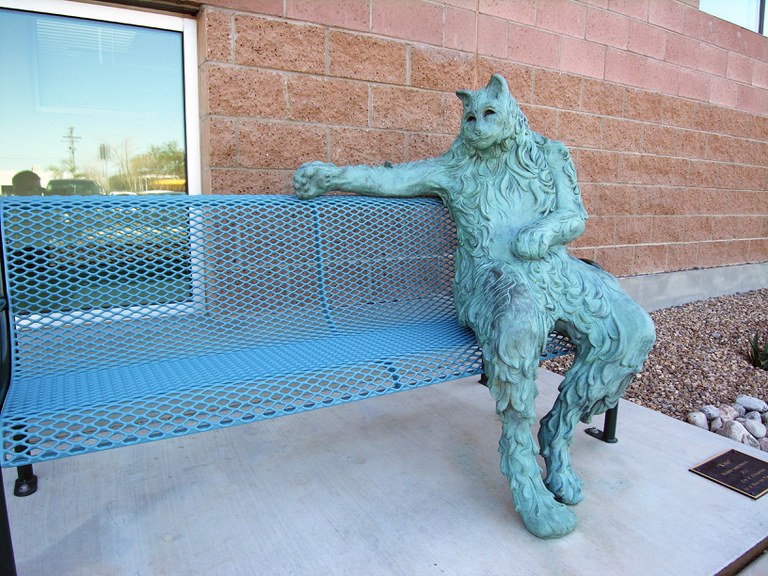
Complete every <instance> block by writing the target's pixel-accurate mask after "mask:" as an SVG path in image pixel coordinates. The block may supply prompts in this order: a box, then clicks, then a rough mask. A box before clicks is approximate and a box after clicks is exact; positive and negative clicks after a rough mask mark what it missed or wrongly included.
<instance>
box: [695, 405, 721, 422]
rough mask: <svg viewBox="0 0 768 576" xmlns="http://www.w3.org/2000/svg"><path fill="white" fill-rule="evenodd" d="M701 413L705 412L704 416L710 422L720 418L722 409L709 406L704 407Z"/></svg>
mask: <svg viewBox="0 0 768 576" xmlns="http://www.w3.org/2000/svg"><path fill="white" fill-rule="evenodd" d="M699 412H704V414H705V415H706V417H707V420H709V421H710V422H711V421H712V420H714V419H715V418H717V417H719V416H720V409H719V408H718V407H717V406H714V405H712V404H707V405H706V406H702V407H701V408H700V409H699Z"/></svg>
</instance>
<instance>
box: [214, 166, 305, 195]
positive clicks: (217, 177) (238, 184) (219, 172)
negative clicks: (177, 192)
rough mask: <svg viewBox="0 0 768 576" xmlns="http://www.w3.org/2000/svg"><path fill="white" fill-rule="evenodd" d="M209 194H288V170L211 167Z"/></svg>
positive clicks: (289, 173)
mask: <svg viewBox="0 0 768 576" xmlns="http://www.w3.org/2000/svg"><path fill="white" fill-rule="evenodd" d="M208 172H209V178H210V193H211V194H288V193H290V186H289V181H290V175H291V172H290V171H282V170H246V169H242V168H239V169H232V168H213V169H211V170H209V171H208Z"/></svg>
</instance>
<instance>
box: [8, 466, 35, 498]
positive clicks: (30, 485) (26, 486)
mask: <svg viewBox="0 0 768 576" xmlns="http://www.w3.org/2000/svg"><path fill="white" fill-rule="evenodd" d="M16 472H17V474H18V477H17V478H16V484H14V487H13V495H14V496H31V495H32V494H34V493H35V492H37V476H36V475H35V473H34V472H33V470H32V464H25V465H24V466H19V467H18V468H16Z"/></svg>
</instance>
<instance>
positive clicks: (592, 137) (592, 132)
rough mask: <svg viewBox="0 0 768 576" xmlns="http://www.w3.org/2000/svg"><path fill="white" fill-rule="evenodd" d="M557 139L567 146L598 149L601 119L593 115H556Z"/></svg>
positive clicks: (562, 112)
mask: <svg viewBox="0 0 768 576" xmlns="http://www.w3.org/2000/svg"><path fill="white" fill-rule="evenodd" d="M557 116H558V120H557V139H558V140H560V141H562V142H564V143H565V144H566V145H567V146H577V147H580V148H598V147H600V142H601V119H600V116H595V115H594V114H583V113H581V112H568V111H565V110H560V111H559V112H558V113H557Z"/></svg>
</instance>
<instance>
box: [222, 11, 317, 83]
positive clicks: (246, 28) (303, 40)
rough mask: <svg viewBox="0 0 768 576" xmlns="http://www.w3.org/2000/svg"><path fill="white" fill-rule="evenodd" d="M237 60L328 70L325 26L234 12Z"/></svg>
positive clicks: (291, 68)
mask: <svg viewBox="0 0 768 576" xmlns="http://www.w3.org/2000/svg"><path fill="white" fill-rule="evenodd" d="M235 31H236V33H237V36H236V40H235V62H236V63H238V64H244V65H247V66H260V67H263V68H272V69H277V70H295V71H298V72H314V73H317V74H322V73H323V72H325V29H324V28H321V27H320V26H311V25H301V24H293V23H289V22H283V21H280V20H269V19H266V18H259V17H257V16H248V15H244V14H238V15H236V16H235Z"/></svg>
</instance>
